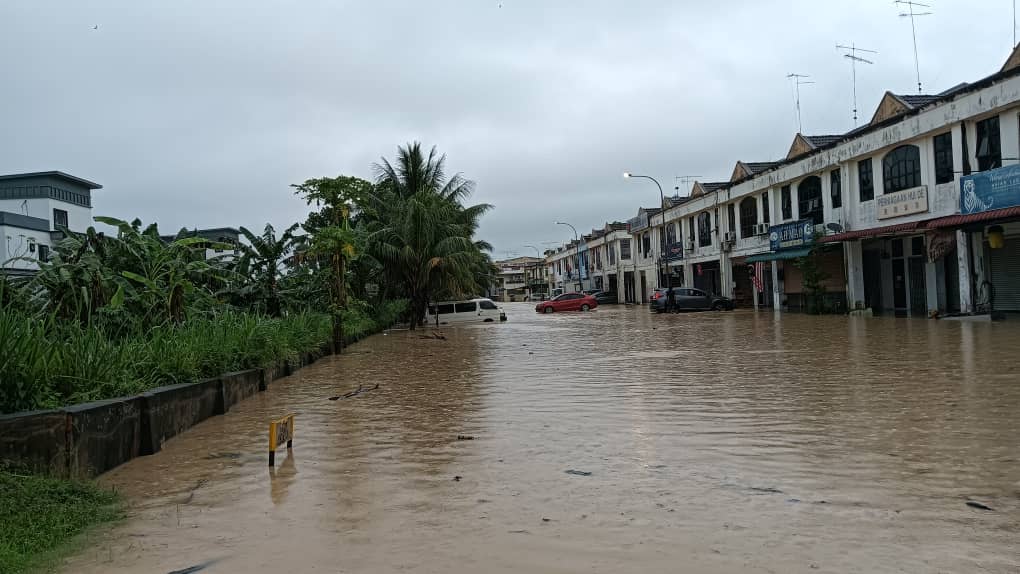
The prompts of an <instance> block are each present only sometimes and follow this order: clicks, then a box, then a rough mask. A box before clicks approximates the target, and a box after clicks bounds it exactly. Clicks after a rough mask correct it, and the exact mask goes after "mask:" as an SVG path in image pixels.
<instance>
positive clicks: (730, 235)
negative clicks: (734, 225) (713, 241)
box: [723, 231, 737, 243]
mask: <svg viewBox="0 0 1020 574" xmlns="http://www.w3.org/2000/svg"><path fill="white" fill-rule="evenodd" d="M736 240H737V234H736V232H735V231H727V232H726V233H723V243H733V242H735V241H736Z"/></svg>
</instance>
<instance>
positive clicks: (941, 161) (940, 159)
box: [934, 132, 953, 184]
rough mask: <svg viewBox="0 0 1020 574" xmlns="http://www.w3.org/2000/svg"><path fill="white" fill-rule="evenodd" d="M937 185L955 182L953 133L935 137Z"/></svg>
mask: <svg viewBox="0 0 1020 574" xmlns="http://www.w3.org/2000/svg"><path fill="white" fill-rule="evenodd" d="M934 144H935V183H936V184H939V183H949V182H951V181H953V132H946V133H944V134H939V135H937V136H935V139H934Z"/></svg>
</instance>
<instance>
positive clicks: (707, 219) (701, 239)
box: [698, 211, 712, 247]
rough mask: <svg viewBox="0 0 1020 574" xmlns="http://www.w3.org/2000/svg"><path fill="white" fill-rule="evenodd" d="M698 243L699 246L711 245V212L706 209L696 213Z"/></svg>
mask: <svg viewBox="0 0 1020 574" xmlns="http://www.w3.org/2000/svg"><path fill="white" fill-rule="evenodd" d="M698 245H699V246H701V247H708V246H710V245H712V214H711V213H709V212H707V211H702V212H701V213H700V214H698Z"/></svg>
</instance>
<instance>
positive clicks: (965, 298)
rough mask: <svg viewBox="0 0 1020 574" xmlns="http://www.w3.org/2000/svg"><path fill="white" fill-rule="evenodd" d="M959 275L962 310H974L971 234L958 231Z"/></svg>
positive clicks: (968, 311) (964, 311) (962, 311)
mask: <svg viewBox="0 0 1020 574" xmlns="http://www.w3.org/2000/svg"><path fill="white" fill-rule="evenodd" d="M956 263H957V265H958V266H959V267H958V268H957V276H958V277H959V279H960V312H961V313H973V312H974V291H973V284H972V283H971V280H970V234H969V233H967V232H966V231H963V230H957V231H956Z"/></svg>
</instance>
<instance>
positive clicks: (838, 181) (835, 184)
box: [829, 168, 843, 209]
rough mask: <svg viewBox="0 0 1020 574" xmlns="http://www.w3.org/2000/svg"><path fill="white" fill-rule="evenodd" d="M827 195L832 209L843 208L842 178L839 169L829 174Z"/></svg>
mask: <svg viewBox="0 0 1020 574" xmlns="http://www.w3.org/2000/svg"><path fill="white" fill-rule="evenodd" d="M829 195H830V196H831V197H832V208H833V209H836V208H837V207H843V178H842V176H841V174H840V172H839V168H836V169H834V170H832V171H831V172H830V173H829Z"/></svg>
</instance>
